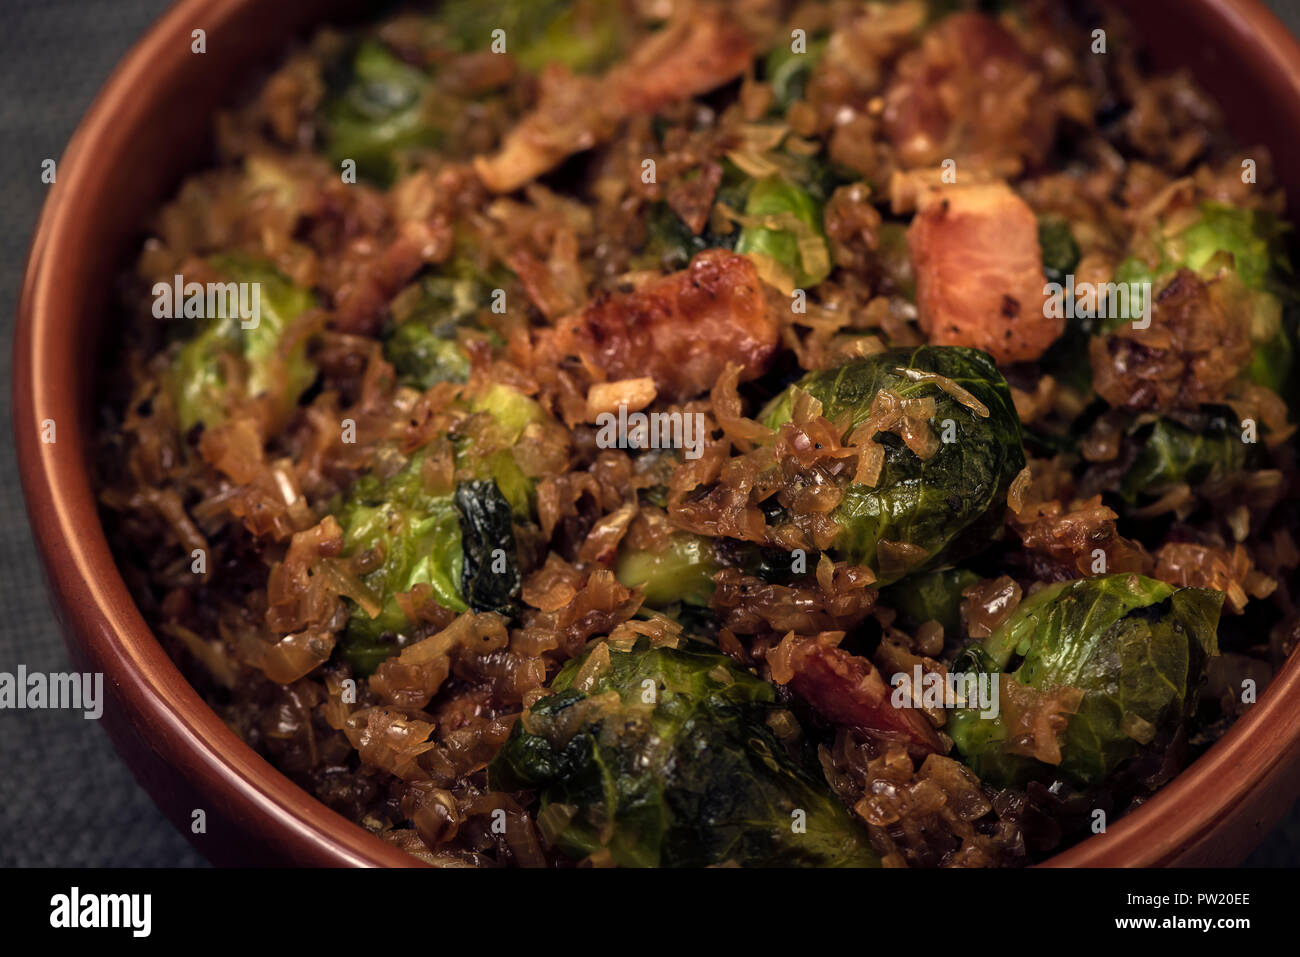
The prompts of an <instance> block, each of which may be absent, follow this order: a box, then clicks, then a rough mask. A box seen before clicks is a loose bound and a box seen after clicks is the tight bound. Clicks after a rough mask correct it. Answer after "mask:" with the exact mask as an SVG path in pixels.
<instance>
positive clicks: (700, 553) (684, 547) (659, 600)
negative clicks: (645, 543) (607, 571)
mask: <svg viewBox="0 0 1300 957" xmlns="http://www.w3.org/2000/svg"><path fill="white" fill-rule="evenodd" d="M721 567H722V566H721V565H720V564H719V563H718V558H717V553H716V550H715V548H714V544H713V542H712V540H710V539H708V538H705V537H703V536H701V535H690V534H687V533H684V532H682V533H677V534H675V535H673V536H672V538H670V539H669V541H668V543H667V545H666V546H665V548H664V550H663V551H662V552H653V551H647V550H640V549H632V548H626V547H625V548H620V549H619V552H618V558H617V560H616V561H615V563H614V574H615V576H616V577H617V578H618V580H619V581H620V582H621V583H622V584H623V585H626V586H627V587H628V588H638V587H640V588H644V589H645V603H646V604H647V605H649V606H650V607H651V608H665V607H668V606H670V605H673V604H676V603H677V602H683V603H685V604H687V605H699V606H706V605H708V603H709V598H710V597H711V596H712V595H713V576H714V575H715V574H716V573H717V572H718V570H719V569H720V568H721Z"/></svg>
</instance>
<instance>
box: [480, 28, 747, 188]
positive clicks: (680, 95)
mask: <svg viewBox="0 0 1300 957" xmlns="http://www.w3.org/2000/svg"><path fill="white" fill-rule="evenodd" d="M753 57H754V45H753V41H752V40H751V38H750V37H749V35H748V34H747V33H746V32H745V31H744V30H742V29H741V27H740V25H739V24H737V23H736V22H735V20H734V19H732V18H731V17H729V16H728V15H727V14H726V12H725V11H724V10H723V9H722V8H721V7H716V6H708V7H705V8H701V9H691V10H690V11H689V12H688V13H687V14H686V15H683V16H681V17H678V18H677V19H676V20H674V21H673V22H672V23H670V24H669V25H668V26H666V27H664V28H663V29H662V30H659V31H657V32H655V33H654V34H652V35H651V36H649V37H647V38H646V39H645V40H644V41H643V42H642V43H641V45H640V46H639V47H638V48H637V49H636V50H634V51H632V54H631V55H630V56H629V57H628V59H627V60H626V61H625V62H624V63H622V64H620V65H619V66H617V67H615V68H614V69H612V70H610V71H609V73H607V74H606V75H605V76H604V77H585V76H574V75H573V74H572V73H570V72H569V71H568V70H566V69H564V68H563V67H559V66H551V67H548V68H547V69H546V70H545V71H543V73H542V76H541V88H540V91H539V94H538V102H537V106H536V107H535V108H534V109H533V111H532V112H531V113H529V114H528V115H527V116H525V117H524V118H523V119H521V120H520V121H519V122H518V123H517V124H516V125H515V127H514V128H513V129H512V130H511V131H510V132H509V133H508V134H506V137H505V141H504V142H503V143H502V144H501V148H500V150H498V151H497V152H496V153H495V154H494V155H492V156H476V157H475V158H474V170H475V172H477V173H478V176H479V179H481V180H482V181H483V184H484V185H485V186H487V188H488V189H490V190H492V191H493V192H494V193H509V192H513V191H514V190H516V189H518V188H519V187H521V186H523V185H524V184H525V183H529V182H531V181H532V180H534V179H536V178H537V177H538V176H541V175H542V174H544V173H547V172H549V171H550V170H552V169H554V168H555V167H557V166H559V165H560V163H562V162H563V161H564V160H565V159H567V158H568V157H570V156H572V155H573V154H575V153H580V152H582V151H583V150H588V149H591V148H592V147H593V146H596V145H597V144H599V143H603V142H605V141H606V140H608V139H609V138H610V137H612V136H613V135H614V132H615V130H617V128H618V125H619V123H620V122H621V121H622V120H623V119H625V118H626V117H627V116H629V115H635V114H652V113H655V112H657V111H658V110H660V109H662V108H663V107H665V106H667V105H669V104H670V103H676V102H679V101H681V100H686V99H689V98H690V97H692V96H697V95H699V94H701V93H707V92H708V91H710V90H712V89H715V88H716V87H719V86H722V85H723V84H724V83H727V82H728V81H730V80H733V79H735V78H736V77H738V76H740V75H741V74H742V73H744V72H745V70H746V69H748V68H749V65H750V63H751V61H752V60H753Z"/></svg>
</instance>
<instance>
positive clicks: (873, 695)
mask: <svg viewBox="0 0 1300 957" xmlns="http://www.w3.org/2000/svg"><path fill="white" fill-rule="evenodd" d="M787 640H789V639H787ZM786 664H787V665H788V667H789V669H790V670H791V671H792V672H793V677H792V678H791V679H790V681H789V685H790V688H791V689H792V690H793V691H794V692H795V694H797V695H799V697H801V698H803V699H804V700H805V701H807V702H808V703H809V704H810V705H812V707H813V708H814V709H816V711H817V712H818V713H819V714H820V715H821V716H822V717H824V718H825V719H826V720H828V721H830V722H831V723H832V724H835V725H839V726H840V727H848V728H860V729H862V730H864V731H868V732H871V733H873V734H876V735H880V736H883V737H885V738H892V739H895V740H899V741H902V742H903V743H905V744H906V745H907V747H908V748H909V749H911V750H914V751H919V752H922V753H928V752H932V751H939V752H942V751H943V750H944V748H943V745H942V743H941V742H940V740H939V735H938V733H937V732H936V731H935V730H934V726H933V725H931V724H930V721H929V719H927V718H926V716H925V715H924V714H923V713H922V712H921V711H919V710H918V709H915V708H895V707H894V705H893V704H892V703H891V701H890V696H891V694H892V690H891V689H890V687H889V686H888V685H887V684H886V683H885V680H884V678H883V677H882V676H881V674H880V671H879V670H878V669H877V668H876V667H875V666H874V665H873V664H872V663H871V662H870V661H868V660H867V659H866V658H863V657H860V656H858V655H852V654H849V653H848V652H847V651H845V650H844V649H843V648H838V647H836V646H835V645H832V644H831V643H830V642H828V641H826V640H824V639H821V638H803V639H794V644H793V647H792V648H790V649H789V658H788V659H787V662H786Z"/></svg>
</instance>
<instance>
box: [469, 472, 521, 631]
mask: <svg viewBox="0 0 1300 957" xmlns="http://www.w3.org/2000/svg"><path fill="white" fill-rule="evenodd" d="M456 512H457V514H458V515H459V516H460V535H461V542H462V551H463V553H464V569H463V571H462V572H461V594H462V595H463V596H464V598H465V601H466V602H467V603H468V604H469V606H470V607H471V608H473V609H474V610H475V611H499V612H501V613H502V614H507V615H508V614H509V613H510V611H511V609H512V607H513V605H514V599H515V597H516V596H517V595H518V594H519V584H520V579H519V559H518V556H517V553H516V551H515V532H514V527H513V525H512V524H511V509H510V503H509V502H507V501H506V499H505V496H504V495H502V494H501V490H500V489H499V488H497V483H496V482H494V481H492V480H478V481H473V482H462V483H461V484H460V485H459V486H457V488H456Z"/></svg>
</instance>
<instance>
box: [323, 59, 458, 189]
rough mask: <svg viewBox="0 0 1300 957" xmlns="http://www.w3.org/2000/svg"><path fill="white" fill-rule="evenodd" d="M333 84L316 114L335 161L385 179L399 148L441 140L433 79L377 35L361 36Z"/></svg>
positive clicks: (369, 176) (391, 171)
mask: <svg viewBox="0 0 1300 957" xmlns="http://www.w3.org/2000/svg"><path fill="white" fill-rule="evenodd" d="M332 85H333V86H334V89H333V90H332V91H331V95H330V96H329V97H328V98H327V99H326V101H325V103H324V104H323V106H322V112H321V116H322V120H323V124H322V125H323V133H324V138H325V148H326V152H327V153H328V154H329V157H330V159H331V160H332V161H333V162H334V163H335V164H336V165H337V164H339V163H342V162H343V161H344V160H349V159H350V160H353V161H354V162H355V163H356V164H357V172H358V173H360V174H361V175H362V176H364V177H366V178H367V179H372V180H375V181H377V182H380V183H387V182H389V181H391V180H392V178H393V176H394V175H395V173H396V171H397V157H398V155H399V154H401V153H402V152H405V151H407V150H412V149H420V148H430V147H436V146H437V145H438V144H439V143H440V142H441V141H442V138H443V135H444V130H443V129H442V125H441V124H440V123H438V122H437V121H435V120H434V119H433V115H432V111H431V102H432V100H433V98H434V90H433V83H432V80H431V79H430V77H429V76H428V74H426V73H424V72H422V71H421V70H418V69H416V68H415V67H413V66H411V65H409V64H407V63H404V62H402V61H401V60H399V59H398V58H397V57H396V56H394V55H393V54H392V52H391V51H389V49H388V48H387V47H386V46H384V45H383V44H382V43H380V42H379V41H378V40H373V39H367V40H363V41H362V42H361V44H360V45H359V46H358V47H357V49H356V53H355V55H354V56H353V58H352V61H351V63H350V65H349V69H348V70H347V71H346V72H345V74H344V75H343V77H342V79H341V81H337V82H335V83H334V84H332Z"/></svg>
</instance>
